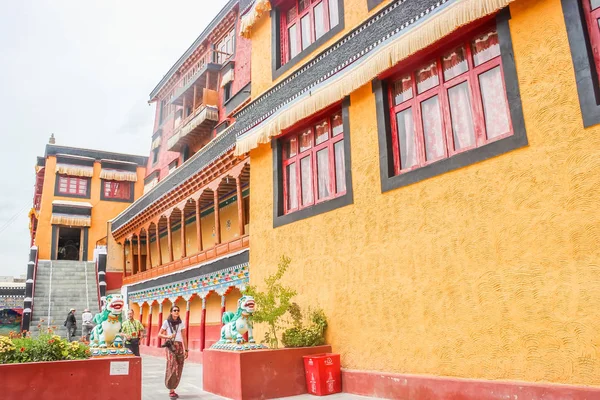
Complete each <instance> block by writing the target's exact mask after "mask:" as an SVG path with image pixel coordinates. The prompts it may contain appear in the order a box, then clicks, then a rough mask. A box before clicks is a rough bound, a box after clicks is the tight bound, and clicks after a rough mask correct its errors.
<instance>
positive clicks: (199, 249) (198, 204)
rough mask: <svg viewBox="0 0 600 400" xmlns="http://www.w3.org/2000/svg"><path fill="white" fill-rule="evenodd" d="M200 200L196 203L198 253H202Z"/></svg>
mask: <svg viewBox="0 0 600 400" xmlns="http://www.w3.org/2000/svg"><path fill="white" fill-rule="evenodd" d="M200 217H201V215H200V199H198V201H197V202H196V236H197V239H196V245H197V246H198V253H199V252H201V251H202V222H201V221H200Z"/></svg>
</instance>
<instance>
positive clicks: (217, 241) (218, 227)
mask: <svg viewBox="0 0 600 400" xmlns="http://www.w3.org/2000/svg"><path fill="white" fill-rule="evenodd" d="M214 193H215V199H214V202H215V206H214V207H215V208H214V209H215V245H217V244H221V213H220V212H219V190H218V189H215V192H214Z"/></svg>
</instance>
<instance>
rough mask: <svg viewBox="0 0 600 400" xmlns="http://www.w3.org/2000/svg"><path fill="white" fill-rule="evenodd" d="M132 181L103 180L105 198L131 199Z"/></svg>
mask: <svg viewBox="0 0 600 400" xmlns="http://www.w3.org/2000/svg"><path fill="white" fill-rule="evenodd" d="M131 186H132V184H131V182H124V181H103V182H102V193H103V194H104V198H105V199H116V200H129V199H131Z"/></svg>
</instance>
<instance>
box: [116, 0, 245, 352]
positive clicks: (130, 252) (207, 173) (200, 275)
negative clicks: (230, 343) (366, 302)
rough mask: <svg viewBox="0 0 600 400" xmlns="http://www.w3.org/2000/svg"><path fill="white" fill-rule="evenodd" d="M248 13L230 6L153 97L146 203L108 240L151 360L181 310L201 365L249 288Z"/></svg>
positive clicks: (240, 4) (128, 213) (239, 5)
mask: <svg viewBox="0 0 600 400" xmlns="http://www.w3.org/2000/svg"><path fill="white" fill-rule="evenodd" d="M247 9H248V2H247V1H237V0H236V1H229V2H228V3H227V4H226V5H225V7H224V8H223V9H222V10H221V11H220V12H219V14H218V15H217V16H216V17H215V18H214V19H213V21H212V22H211V23H210V24H209V25H208V26H207V27H206V29H204V31H203V32H202V33H201V34H200V36H199V37H198V38H197V39H196V41H195V42H194V43H193V44H192V46H190V48H189V49H188V50H187V51H186V52H185V53H184V54H183V55H182V56H181V58H180V59H179V60H178V61H177V62H176V63H175V64H174V65H173V67H172V68H171V69H170V70H169V71H168V72H167V73H166V74H165V76H164V77H163V78H162V80H161V81H160V82H159V83H158V85H157V86H156V88H154V90H153V91H152V93H151V94H150V101H151V102H153V103H155V104H156V119H155V125H154V132H153V135H152V147H151V152H150V157H149V159H148V165H147V174H146V177H145V194H144V196H142V197H141V198H140V199H138V200H137V201H136V202H135V203H133V204H132V205H131V206H130V207H129V208H128V209H127V210H125V211H124V212H123V213H121V214H120V215H119V216H118V217H117V218H115V219H114V220H113V221H112V225H111V228H110V229H111V233H112V235H111V237H110V238H109V240H108V254H109V258H112V257H114V255H115V254H116V255H119V257H120V258H119V259H120V263H121V268H122V271H123V275H124V280H123V282H124V287H123V291H124V292H126V293H127V295H128V298H129V301H130V306H132V307H133V309H134V310H135V311H136V314H137V313H139V316H140V318H141V320H142V322H143V323H144V324H145V325H146V326H147V329H148V332H149V335H148V340H147V342H146V346H143V350H142V351H152V349H155V350H156V349H158V348H159V346H160V341H159V340H158V338H157V334H158V330H159V327H160V325H161V323H162V318H163V312H165V311H166V313H168V311H169V308H170V307H171V306H172V305H174V304H177V305H179V306H180V307H181V310H182V311H183V310H186V311H187V313H186V318H187V323H188V326H189V329H188V330H187V332H188V336H189V343H190V349H191V354H192V357H195V358H199V357H200V354H201V353H200V352H201V351H202V350H203V349H204V348H205V346H209V345H210V344H211V343H213V342H214V341H216V340H217V339H218V336H219V330H220V327H221V314H222V312H223V311H224V310H225V309H226V308H229V309H233V308H235V307H236V302H237V300H238V298H239V297H240V289H243V286H244V285H245V283H246V282H247V281H248V246H249V237H248V215H249V212H248V204H249V190H248V184H249V175H250V169H249V165H248V160H247V158H246V157H236V156H234V154H233V147H234V144H235V135H233V134H232V126H234V125H235V122H234V120H233V119H232V115H233V113H234V112H236V111H237V110H238V109H239V108H240V107H242V106H243V105H244V104H246V103H247V102H248V101H249V99H250V87H251V86H250V42H249V41H248V40H246V39H244V38H241V37H240V36H239V35H238V33H239V30H240V26H241V20H240V14H242V13H244V12H246V11H247ZM182 315H184V314H183V313H182Z"/></svg>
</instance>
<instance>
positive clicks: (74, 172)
mask: <svg viewBox="0 0 600 400" xmlns="http://www.w3.org/2000/svg"><path fill="white" fill-rule="evenodd" d="M56 173H57V174H60V175H69V176H80V177H86V178H91V177H92V176H93V175H94V167H91V166H87V165H74V164H56Z"/></svg>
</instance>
